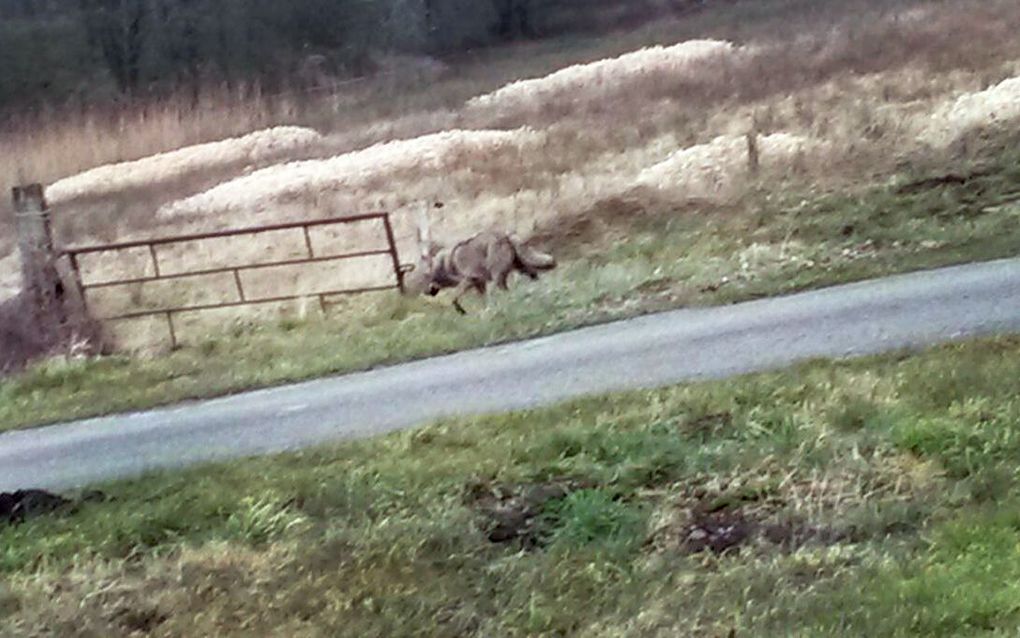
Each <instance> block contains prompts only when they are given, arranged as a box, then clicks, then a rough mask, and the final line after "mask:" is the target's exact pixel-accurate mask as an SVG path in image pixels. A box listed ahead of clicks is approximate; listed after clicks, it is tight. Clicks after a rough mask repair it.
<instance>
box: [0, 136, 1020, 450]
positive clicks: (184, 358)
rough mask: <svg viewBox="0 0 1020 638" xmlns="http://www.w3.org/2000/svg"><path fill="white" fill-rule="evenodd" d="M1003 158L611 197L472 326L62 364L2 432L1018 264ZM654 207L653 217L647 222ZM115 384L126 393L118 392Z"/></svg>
mask: <svg viewBox="0 0 1020 638" xmlns="http://www.w3.org/2000/svg"><path fill="white" fill-rule="evenodd" d="M1001 139H1002V140H1004V142H1003V143H1004V147H1003V148H1001V149H997V150H994V151H992V152H987V153H984V154H981V155H979V156H977V157H974V158H971V159H970V160H968V161H966V162H961V163H960V164H959V165H958V166H956V167H955V169H954V170H955V171H956V173H958V174H959V175H960V176H965V177H968V179H967V180H966V181H964V182H963V183H955V182H953V181H952V180H950V181H949V182H948V183H941V182H940V181H939V180H938V179H935V180H934V181H932V179H931V178H937V177H940V176H942V175H943V174H942V173H930V172H924V170H923V168H918V169H917V172H911V173H903V174H900V175H899V176H898V177H897V178H896V179H895V180H893V182H892V183H891V184H887V185H883V186H871V187H859V188H855V189H851V190H849V191H841V192H834V193H815V192H811V191H799V192H798V191H792V192H788V193H785V194H784V195H782V196H781V197H776V196H775V195H774V194H773V192H771V191H770V190H768V189H763V191H762V192H760V193H757V194H755V193H752V194H751V195H748V196H747V197H746V198H744V199H743V201H741V202H740V203H738V204H732V205H727V206H715V207H709V206H705V205H701V206H697V207H678V206H677V205H676V204H675V203H673V202H671V201H668V200H666V201H663V200H662V199H660V198H658V197H656V196H654V195H649V194H641V193H634V194H633V196H632V198H627V199H613V200H607V201H605V202H603V203H602V204H601V205H600V207H598V208H597V209H595V210H593V211H591V213H590V214H586V215H585V216H583V217H581V218H579V219H576V220H572V221H571V222H570V223H567V224H564V225H563V226H561V227H560V228H559V229H557V230H556V234H550V235H548V236H546V237H545V238H544V239H545V242H544V243H546V244H547V245H552V246H554V247H555V246H561V247H562V248H560V249H559V250H556V251H555V252H556V253H557V255H558V256H559V257H560V261H561V267H560V268H559V269H558V270H557V271H556V272H555V273H553V274H552V275H550V276H548V277H545V278H543V279H542V280H540V281H539V282H538V283H531V282H528V281H520V282H518V285H517V286H515V287H514V289H513V290H512V291H511V292H510V293H508V294H504V293H499V294H496V295H493V296H491V297H490V298H489V299H488V301H482V300H481V299H479V298H475V297H470V298H469V299H468V301H467V302H466V303H467V305H468V308H469V309H470V310H471V313H472V314H470V315H469V316H468V317H464V318H461V317H460V316H459V315H456V314H455V312H454V311H453V310H452V308H451V307H450V306H449V305H448V303H449V302H448V300H447V299H445V298H444V297H439V298H437V299H434V300H433V299H424V298H413V297H411V298H399V297H396V296H393V297H381V298H379V299H378V300H376V301H375V302H374V303H372V304H371V305H370V306H369V307H367V308H366V307H364V306H361V305H353V306H352V307H350V308H346V309H345V308H339V309H337V311H336V312H335V313H334V314H333V315H332V316H330V317H328V318H326V319H314V318H313V319H307V320H304V321H302V320H298V319H285V320H281V321H280V322H278V323H274V324H269V325H257V324H239V325H238V326H237V327H236V328H235V330H234V332H233V333H232V334H228V335H223V336H211V337H209V338H208V339H206V340H204V341H202V342H201V343H199V344H197V345H195V346H193V347H188V348H184V349H182V350H179V351H177V352H174V353H171V354H168V355H166V356H161V357H158V358H132V357H105V358H101V359H85V360H60V359H58V360H53V361H50V362H48V363H44V364H41V365H38V366H36V367H34V368H32V369H30V370H29V371H27V372H25V373H23V374H20V375H17V376H13V377H10V378H8V379H4V380H0V430H2V429H12V428H19V427H25V426H30V425H36V424H40V423H46V422H52V421H57V420H62V419H71V418H78V417H86V416H95V415H100V414H105V413H109V412H114V411H123V410H129V409H137V408H145V407H151V406H155V405H160V404H165V403H169V402H173V401H179V400H183V399H190V398H201V397H210V396H215V395H220V394H224V393H229V392H234V391H239V390H243V389H248V388H254V387H262V386H267V385H273V384H280V383H284V382H288V381H295V380H300V379H307V378H313V377H316V376H322V375H326V374H332V373H341V372H348V371H352V370H358V369H364V368H367V367H372V366H375V365H379V364H385V363H394V362H399V361H406V360H408V359H413V358H418V357H424V356H429V355H436V354H441V353H446V352H451V351H455V350H460V349H464V348H470V347H477V346H482V345H488V344H493V343H499V342H502V341H506V340H512V339H521V338H526V337H532V336H537V335H542V334H548V333H551V332H554V331H559V330H564V329H569V328H573V327H578V326H581V325H586V324H591V323H597V322H600V321H606V320H610V319H617V318H623V317H629V316H634V315H637V314H641V313H646V312H652V311H656V310H663V309H668V308H676V307H684V306H693V305H703V304H712V303H728V302H733V301H738V300H745V299H752V298H756V297H761V296H766V295H774V294H780V293H788V292H794V291H797V290H804V289H809V288H816V287H819V286H823V285H828V284H834V283H839V282H847V281H854V280H860V279H862V278H866V277H873V276H880V275H885V274H889V273H895V272H906V271H910V270H914V269H918V268H927V267H933V266H939V265H948V264H956V263H963V262H968V261H974V260H982V259H991V258H998V257H1009V256H1014V255H1016V247H1017V245H1018V244H1020V207H1018V204H1017V203H1016V200H1017V198H1018V197H1020V169H1018V167H1020V154H1018V153H1017V151H1016V150H1015V149H1016V147H1015V146H1014V145H1012V144H1010V142H1009V141H1010V140H1012V139H1014V138H1012V137H1010V136H1008V135H1003V137H1002V138H1001ZM635 210H639V211H641V214H640V215H635V214H633V211H635ZM111 388H116V389H117V391H116V392H111V391H110V389H111Z"/></svg>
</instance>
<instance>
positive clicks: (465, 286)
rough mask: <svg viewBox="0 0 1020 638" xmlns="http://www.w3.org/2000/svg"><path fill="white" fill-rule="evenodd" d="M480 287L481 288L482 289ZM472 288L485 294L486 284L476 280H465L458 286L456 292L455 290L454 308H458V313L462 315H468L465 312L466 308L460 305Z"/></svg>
mask: <svg viewBox="0 0 1020 638" xmlns="http://www.w3.org/2000/svg"><path fill="white" fill-rule="evenodd" d="M479 285H480V286H481V287H480V288H479ZM472 288H474V289H475V290H479V291H480V292H481V293H482V294H485V282H484V281H482V282H480V283H479V282H478V281H477V280H475V279H465V280H463V281H461V282H460V283H459V284H457V288H456V290H454V293H453V307H454V308H456V309H457V312H459V313H460V314H462V315H466V314H467V311H466V310H464V306H462V305H460V300H461V298H462V297H463V296H464V295H466V294H467V293H468V291H469V290H471V289H472Z"/></svg>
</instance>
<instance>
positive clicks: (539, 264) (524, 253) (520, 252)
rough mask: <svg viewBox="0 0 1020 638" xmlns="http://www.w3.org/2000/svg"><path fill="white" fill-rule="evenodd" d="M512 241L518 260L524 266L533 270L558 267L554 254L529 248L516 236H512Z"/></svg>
mask: <svg viewBox="0 0 1020 638" xmlns="http://www.w3.org/2000/svg"><path fill="white" fill-rule="evenodd" d="M510 243H511V244H512V245H513V247H514V253H515V254H516V257H517V261H519V262H520V263H521V264H522V265H523V266H525V267H527V268H530V269H533V270H552V269H553V268H555V267H556V259H555V258H554V257H553V256H552V255H547V254H545V253H540V252H538V251H537V250H534V249H532V248H529V247H527V246H525V245H524V244H522V243H521V241H520V240H519V239H517V238H516V237H510Z"/></svg>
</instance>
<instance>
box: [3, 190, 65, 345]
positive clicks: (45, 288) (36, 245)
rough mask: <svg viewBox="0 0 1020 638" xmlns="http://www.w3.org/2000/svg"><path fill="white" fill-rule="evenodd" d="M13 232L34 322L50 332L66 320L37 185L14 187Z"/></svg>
mask: <svg viewBox="0 0 1020 638" xmlns="http://www.w3.org/2000/svg"><path fill="white" fill-rule="evenodd" d="M12 195H13V199H14V229H15V233H16V236H17V241H18V251H19V253H20V255H21V277H22V288H23V290H24V292H25V294H26V295H27V297H28V299H29V301H30V303H31V304H32V307H33V309H34V311H35V312H36V313H37V315H38V317H37V318H38V320H40V321H42V322H44V324H45V326H46V327H47V328H50V329H56V328H59V327H60V326H62V325H64V324H65V323H66V321H67V316H66V312H65V309H64V305H63V299H64V283H63V282H62V281H61V277H60V275H59V273H58V272H57V266H56V261H57V258H56V254H55V251H54V249H53V231H52V228H51V226H50V215H49V210H48V208H47V206H46V197H45V194H44V192H43V187H42V185H41V184H31V185H29V186H23V187H15V188H14V190H13V193H12Z"/></svg>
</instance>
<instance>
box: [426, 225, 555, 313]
mask: <svg viewBox="0 0 1020 638" xmlns="http://www.w3.org/2000/svg"><path fill="white" fill-rule="evenodd" d="M418 237H419V241H420V242H421V243H422V249H421V261H420V262H419V264H418V265H417V267H416V270H418V272H419V273H420V275H419V276H421V277H422V278H423V279H424V283H425V293H426V294H428V295H429V296H432V297H435V296H436V295H438V294H439V292H440V291H441V290H443V289H444V288H454V289H455V290H454V293H453V307H454V308H455V309H456V310H457V312H459V313H460V314H462V315H464V314H467V311H465V310H464V306H462V305H461V303H460V301H461V298H462V297H463V296H464V295H465V294H467V293H468V292H469V291H471V290H475V291H477V292H478V293H479V294H481V295H484V294H485V293H486V291H487V289H488V286H489V284H490V283H495V284H496V285H497V286H499V288H500V289H502V290H507V289H508V285H507V284H508V281H509V279H510V275H511V274H513V272H514V271H517V272H520V273H522V274H524V275H527V276H528V277H530V278H531V279H538V276H539V274H540V273H542V272H545V271H549V270H552V269H554V268H556V260H555V259H554V258H553V256H552V255H547V254H545V253H541V252H538V251H537V250H534V249H531V248H528V247H527V246H525V245H524V244H522V243H521V241H520V240H519V239H518V238H517V237H516V236H514V235H511V234H507V233H502V232H495V231H486V232H481V233H478V234H477V235H474V236H473V237H470V238H468V239H465V240H464V241H461V242H460V243H458V244H455V245H454V246H453V247H451V248H444V247H443V246H440V245H439V244H437V243H435V242H432V241H429V240H428V232H427V230H425V231H422V229H421V228H420V227H419V235H418Z"/></svg>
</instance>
